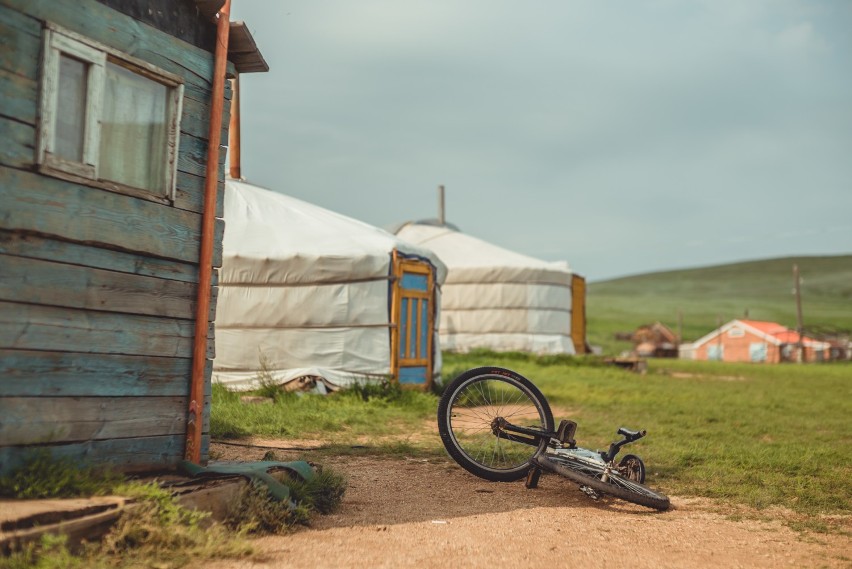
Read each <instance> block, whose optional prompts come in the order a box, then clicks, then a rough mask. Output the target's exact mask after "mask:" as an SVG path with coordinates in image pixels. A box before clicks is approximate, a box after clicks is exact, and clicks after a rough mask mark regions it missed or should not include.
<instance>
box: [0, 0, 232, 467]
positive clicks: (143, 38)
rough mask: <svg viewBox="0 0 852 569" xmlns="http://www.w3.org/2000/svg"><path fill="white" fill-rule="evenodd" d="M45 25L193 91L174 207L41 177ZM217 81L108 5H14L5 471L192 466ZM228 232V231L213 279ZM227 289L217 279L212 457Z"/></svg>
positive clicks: (7, 157)
mask: <svg viewBox="0 0 852 569" xmlns="http://www.w3.org/2000/svg"><path fill="white" fill-rule="evenodd" d="M46 21H49V22H52V23H54V24H57V25H59V26H62V27H64V28H67V29H69V30H72V31H74V32H77V33H79V34H81V35H83V36H86V37H88V38H91V39H93V40H95V41H98V42H100V43H103V44H105V45H108V46H110V47H112V48H114V49H117V50H119V51H121V52H123V53H126V54H128V55H131V56H133V57H136V58H139V59H142V60H144V61H147V62H149V63H151V64H153V65H156V66H158V67H160V68H162V69H164V70H166V71H169V72H171V73H174V74H176V75H178V76H180V77H181V78H182V79H183V81H184V101H183V106H182V109H183V111H182V116H181V132H180V153H179V156H178V175H177V187H176V193H175V202H174V204H173V205H162V204H158V203H155V202H153V201H148V200H144V199H139V198H135V197H131V196H128V195H125V194H120V193H114V192H110V191H106V190H103V189H99V188H95V187H90V186H87V185H85V184H77V183H73V182H69V181H65V180H61V179H58V178H54V177H49V176H45V175H41V174H39V173H38V168H37V164H36V163H35V159H36V157H35V146H36V133H37V130H38V120H39V116H38V114H39V111H38V109H39V100H38V97H39V82H40V80H41V79H40V57H41V55H40V54H41V43H42V30H43V26H44V23H45V22H46ZM204 25H207V24H204ZM210 25H212V24H210ZM212 71H213V56H212V54H211V53H209V52H207V51H205V50H203V49H200V48H198V47H196V46H194V45H190V44H187V43H185V42H183V41H181V40H178V39H177V38H175V37H173V36H171V35H169V34H167V33H164V32H162V31H160V30H158V29H155V28H153V27H151V26H149V25H147V24H143V23H140V22H138V21H136V20H134V19H133V18H131V17H129V16H127V15H124V14H121V13H119V12H116V11H115V10H112V9H111V8H109V7H108V6H105V5H104V4H102V3H100V2H97V1H95V0H76V1H75V2H55V0H0V100H2V101H3V104H2V105H0V473H2V472H6V471H8V470H10V469H12V468H14V467H15V466H16V465H18V464H20V462H21V460H23V458H24V457H25V455H26V452H27V450H28V449H30V448H33V447H46V448H49V449H50V450H51V452H52V453H53V454H54V455H55V456H68V457H72V458H75V459H83V460H91V461H93V462H104V461H105V462H110V463H113V464H116V465H119V466H121V467H125V468H131V469H135V468H150V467H165V466H168V465H171V464H174V463H175V462H176V461H177V460H179V459H180V458H182V456H183V445H184V437H185V432H184V429H185V421H186V409H187V407H188V401H187V398H188V396H189V382H190V369H191V358H192V337H193V334H194V318H195V300H196V289H197V283H198V256H199V247H200V228H201V212H202V210H203V199H204V184H205V180H204V176H205V170H206V164H205V161H206V159H207V135H208V125H209V115H210V108H211V104H210V103H211V101H210V97H211V73H212ZM225 97H226V104H225V113H224V115H225V116H224V117H223V129H222V141H223V142H226V141H227V139H228V138H227V129H228V122H229V121H228V119H229V117H228V100H230V97H231V93H230V90H229V87H228V89H227V90H226V94H225ZM218 158H219V159H218V172H219V184H218V190H219V191H218V195H217V203H216V212H217V216H218V217H220V218H221V217H222V212H223V202H224V163H225V152H224V148H220V152H219V157H218ZM223 231H224V223H223V222H222V220H221V219H219V220H217V224H216V246H215V248H214V266H219V265H220V264H221V258H222V235H223ZM216 285H217V280H216V275H215V273H214V280H213V299H212V302H211V312H210V319H211V325H210V331H209V340H208V353H207V362H206V364H207V365H206V371H205V375H206V378H207V390H206V396H205V406H204V408H205V415H204V420H205V423H204V425H205V427H204V431H205V436H204V439H203V445H202V447H203V448H202V452H203V454H202V456H203V457H206V454H207V449H208V448H209V437H208V436H207V435H206V433H207V432H208V427H209V409H210V375H211V370H212V358H213V355H214V354H213V344H214V338H213V326H212V321H213V318H214V315H215V307H216V292H217V288H216Z"/></svg>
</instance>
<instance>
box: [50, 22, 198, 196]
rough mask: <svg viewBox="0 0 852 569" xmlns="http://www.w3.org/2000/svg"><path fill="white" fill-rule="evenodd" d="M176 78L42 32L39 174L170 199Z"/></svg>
mask: <svg viewBox="0 0 852 569" xmlns="http://www.w3.org/2000/svg"><path fill="white" fill-rule="evenodd" d="M182 100H183V84H182V80H181V78H180V77H179V76H177V75H174V74H172V73H169V72H167V71H164V70H162V69H159V68H157V67H155V66H153V65H151V64H149V63H147V62H144V61H141V60H139V59H136V58H134V57H131V56H129V55H127V54H123V53H121V52H118V51H116V50H114V49H112V48H110V47H108V46H105V45H102V44H99V43H97V42H95V41H92V40H90V39H88V38H85V37H83V36H80V35H79V34H76V33H74V32H70V31H67V30H64V29H61V28H58V27H56V26H52V25H48V27H47V28H46V29H45V32H44V49H43V61H42V92H41V123H40V129H39V138H38V155H37V161H38V163H39V166H40V169H41V171H42V172H44V173H47V174H53V175H57V176H62V177H68V176H70V177H71V179H74V180H76V181H81V182H83V183H89V184H91V185H95V186H98V187H103V188H107V189H111V190H114V191H121V192H125V193H130V194H133V195H137V196H140V197H147V198H152V199H155V200H157V201H163V202H167V201H170V200H174V187H175V177H176V170H177V168H176V167H177V152H178V139H179V134H180V115H181V103H182Z"/></svg>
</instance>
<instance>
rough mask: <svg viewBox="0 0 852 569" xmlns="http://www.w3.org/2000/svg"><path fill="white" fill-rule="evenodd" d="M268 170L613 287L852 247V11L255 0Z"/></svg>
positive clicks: (245, 154) (252, 156) (323, 196)
mask: <svg viewBox="0 0 852 569" xmlns="http://www.w3.org/2000/svg"><path fill="white" fill-rule="evenodd" d="M232 19H234V20H245V21H246V23H247V25H248V26H249V29H251V30H252V33H253V34H254V37H255V39H256V41H257V43H258V46H259V47H260V49H261V51H262V53H263V55H264V57H265V58H266V60H267V62H268V63H269V66H270V68H271V69H270V72H269V73H266V74H249V75H245V76H243V77H242V78H241V81H242V107H241V108H242V171H243V176H244V177H246V178H247V179H248V181H250V182H254V183H256V184H258V185H261V186H265V187H268V188H270V189H274V190H277V191H281V192H283V193H286V194H289V195H292V196H295V197H298V198H300V199H304V200H307V201H310V202H313V203H316V204H319V205H321V206H323V207H326V208H328V209H332V210H334V211H337V212H340V213H343V214H345V215H349V216H351V217H354V218H357V219H360V220H362V221H365V222H367V223H371V224H373V225H377V226H380V227H384V228H388V227H389V226H392V225H394V224H396V223H399V222H403V221H408V220H416V219H423V218H428V217H436V216H437V209H438V206H437V203H438V200H437V190H436V188H437V186H438V185H439V184H444V185H445V186H446V192H447V197H446V212H447V219H448V220H449V221H451V222H452V223H455V224H456V225H458V226H459V227H460V228H461V230H462V231H464V232H465V233H468V234H470V235H474V236H476V237H480V238H482V239H485V240H487V241H490V242H492V243H495V244H497V245H500V246H502V247H506V248H508V249H512V250H515V251H518V252H520V253H524V254H527V255H531V256H534V257H538V258H541V259H545V260H551V261H557V260H566V261H568V263H569V264H570V265H571V266H572V267H573V269H574V270H575V271H576V272H578V273H580V274H582V275H585V276H586V277H587V278H588V279H589V280H591V281H598V280H603V279H608V278H612V277H616V276H622V275H627V274H637V273H644V272H651V271H658V270H665V269H673V268H685V267H695V266H705V265H714V264H721V263H727V262H734V261H740V260H751V259H762V258H769V257H781V256H787V255H794V254H813V255H833V254H844V253H845V254H849V253H852V2H849V1H846V0H837V1H823V2H821V1H814V0H810V1H804V0H802V1H796V0H771V1H770V0H766V1H757V0H754V1H752V0H731V1H723V0H706V1H691V2H690V1H675V0H671V1H665V0H660V1H644V2H638V1H636V2H634V1H620V2H615V1H601V0H589V1H573V0H552V1H540V0H528V1H524V2H522V1H514V2H509V1H500V0H464V1H461V0H428V1H427V0H420V1H409V0H310V1H308V0H299V1H294V0H290V1H281V0H279V1H275V2H273V1H268V0H233V7H232Z"/></svg>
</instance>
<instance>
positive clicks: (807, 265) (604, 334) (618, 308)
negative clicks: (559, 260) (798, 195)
mask: <svg viewBox="0 0 852 569" xmlns="http://www.w3.org/2000/svg"><path fill="white" fill-rule="evenodd" d="M794 263H796V264H798V266H799V270H800V272H801V276H802V280H803V283H802V309H803V314H804V324H805V329H806V331H807V332H809V333H814V334H819V333H821V332H834V331H846V332H852V309H850V306H852V255H845V256H836V257H796V258H785V259H771V260H765V261H754V262H747V263H736V264H731V265H721V266H715V267H706V268H700V269H688V270H679V271H667V272H661V273H651V274H645V275H638V276H633V277H625V278H620V279H614V280H609V281H604V282H596V283H590V284H589V286H588V290H587V299H586V308H587V310H586V311H587V323H588V332H587V335H588V339H589V342H590V343H591V344H592V345H598V346H602V347H603V348H604V353H607V354H618V353H619V352H621V351H623V350H629V349H630V348H632V345H631V344H630V343H629V342H623V341H617V340H615V339H614V337H613V336H614V334H615V333H616V332H632V331H633V330H635V329H636V328H637V327H638V326H640V325H642V324H650V323H653V322H655V321H657V320H659V321H660V322H662V323H663V324H665V325H667V326H669V327H670V328H671V329H672V330H673V331H675V332H676V331H677V325H678V312H679V311H680V313H681V314H682V323H683V339H684V341H693V340H696V339H698V338H700V337H701V336H703V335H705V334H707V333H708V332H710V331H711V330H713V329H715V328H716V326H717V322H718V319H719V318H721V320H722V322H727V321H729V320H732V319H734V318H743V317H744V316H745V314H746V311H748V317H749V318H751V319H753V320H769V321H774V322H779V323H781V324H783V325H785V326H788V327H791V328H795V326H796V305H795V298H794V296H793V294H792V288H793V274H792V266H793V264H794Z"/></svg>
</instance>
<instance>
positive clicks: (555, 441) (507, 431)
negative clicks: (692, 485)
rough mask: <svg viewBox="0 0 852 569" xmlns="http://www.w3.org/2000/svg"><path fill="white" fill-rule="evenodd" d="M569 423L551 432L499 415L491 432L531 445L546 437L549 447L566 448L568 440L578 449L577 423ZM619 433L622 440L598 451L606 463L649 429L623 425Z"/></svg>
mask: <svg viewBox="0 0 852 569" xmlns="http://www.w3.org/2000/svg"><path fill="white" fill-rule="evenodd" d="M567 423H569V424H568V425H566V421H563V422H562V424H560V428H559V429H558V430H557V431H553V432H551V431H544V430H541V429H532V428H529V427H520V426H518V425H513V424H512V423H510V422H509V421H507V420H506V419H504V418H503V417H497V418H496V419H494V421H492V423H491V432H492V433H494V435H495V436H497V437H499V438H502V439H506V440H509V441H512V442H517V443H522V444H528V445H531V446H538V445H539V444H541V440H542V439H546V440H547V441H548V443H547V446H548V448H553V449H564V448H566V447H564V446H563V445H564V444H565V442H568V443H569V444H568V447H567V448H568V449H577V448H578V447H577V445H576V442H575V441H574V439H573V435H574V430H575V429H576V426H577V424H576V423H573V422H572V421H569V422H567ZM566 427H567V428H566ZM512 433H518V434H522V435H528V436H530V437H532V438H526V437H519V436H517V435H514V434H512ZM618 434H620V435H623V436H624V438H623V439H622V440H620V441H615V442H613V443H611V444H610V445H609V450H607V451H606V452H600V453H597V454H599V455H600V458H601V460H602V461H603V462H604V464H609V465H611V464H612V463H613V462H614V461H615V457H616V456H617V455H618V453H619V451H620V450H621V447H623V446H624V445H627V444H630V443H632V442H636V441H638V440H639V439H641V438H642V437H644V436H645V435H646V434H647V431H645V430H642V431H630V430H628V429H625V428H624V427H621V428H619V429H618ZM579 450H586V449H579ZM589 452H591V451H589ZM539 454H541V453H539Z"/></svg>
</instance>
